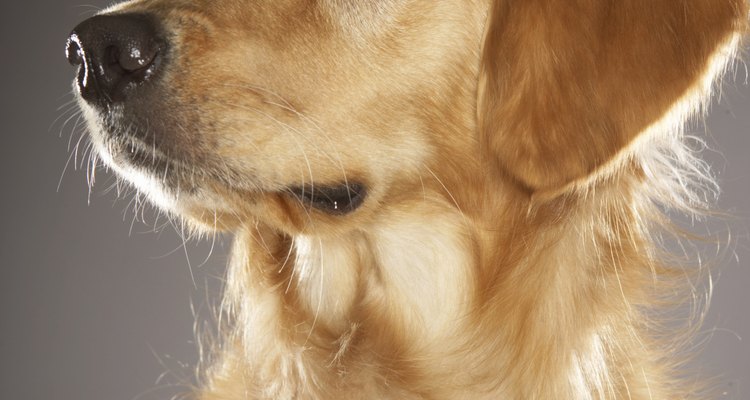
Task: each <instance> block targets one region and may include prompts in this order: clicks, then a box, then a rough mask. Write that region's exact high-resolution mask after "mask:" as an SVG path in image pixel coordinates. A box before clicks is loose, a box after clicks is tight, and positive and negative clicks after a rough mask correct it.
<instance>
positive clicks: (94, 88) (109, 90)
mask: <svg viewBox="0 0 750 400" xmlns="http://www.w3.org/2000/svg"><path fill="white" fill-rule="evenodd" d="M166 50H167V42H166V40H165V39H164V36H163V34H162V33H161V29H160V27H159V25H158V23H157V20H156V18H154V17H153V16H151V15H149V14H120V15H99V16H95V17H92V18H89V19H87V20H85V21H83V22H81V23H80V24H79V25H78V26H76V27H75V29H73V32H72V33H71V34H70V37H68V41H67V46H66V49H65V53H66V55H67V57H68V61H69V62H70V64H71V65H73V66H77V67H78V76H77V79H76V84H77V86H78V90H79V92H80V94H81V96H82V97H83V98H84V99H85V100H86V101H88V102H90V103H94V104H97V105H100V106H108V105H112V104H115V103H119V102H122V101H124V100H125V99H126V98H127V97H128V96H130V95H132V93H133V92H134V91H135V90H136V88H137V87H139V86H141V85H143V84H145V83H147V82H149V81H153V80H155V79H156V78H157V77H158V75H159V72H160V70H162V69H163V67H164V65H163V64H164V57H165V53H166Z"/></svg>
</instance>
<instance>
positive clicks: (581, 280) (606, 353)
mask: <svg viewBox="0 0 750 400" xmlns="http://www.w3.org/2000/svg"><path fill="white" fill-rule="evenodd" d="M667 142H668V143H667ZM653 147H654V150H653V152H652V153H651V154H652V157H651V158H649V159H639V160H633V162H632V165H631V166H630V167H629V168H627V169H626V172H623V173H621V174H618V176H615V177H612V178H611V180H610V181H608V182H602V183H600V184H599V185H598V186H597V189H596V190H591V191H589V192H574V193H572V194H569V195H566V196H563V197H560V198H557V199H555V200H553V201H544V202H542V203H540V204H536V203H535V201H534V199H533V198H531V197H529V195H528V194H527V193H524V192H523V191H520V190H513V189H512V188H510V187H508V186H502V187H501V186H499V185H498V186H495V192H494V193H504V195H503V196H501V200H498V196H486V195H483V194H482V192H481V191H480V188H484V189H482V190H486V188H487V187H488V186H486V185H487V184H488V182H486V181H484V179H481V180H482V182H475V183H476V185H471V181H464V182H463V183H464V186H467V184H468V186H469V187H472V186H474V187H476V191H475V192H474V193H471V191H469V190H465V193H468V194H466V195H464V196H463V197H457V196H458V195H457V196H455V197H454V196H449V195H447V192H446V189H445V187H450V184H451V182H450V180H449V179H445V180H442V181H440V182H439V183H438V182H437V180H436V179H433V180H432V181H433V184H432V185H431V184H430V183H428V181H427V180H425V182H424V183H425V186H424V191H423V192H422V193H420V196H417V197H416V198H415V199H413V200H408V201H406V200H405V201H401V202H398V203H394V204H393V205H392V206H390V207H387V208H386V209H385V210H384V211H382V214H380V215H379V217H378V218H377V219H376V220H374V221H373V222H372V223H371V224H370V225H368V226H365V227H361V229H358V230H356V231H352V232H349V233H347V234H346V235H338V236H330V237H326V236H296V237H290V236H287V235H284V234H282V233H280V232H277V231H274V230H273V229H271V228H270V227H268V226H266V225H264V224H263V223H261V222H256V223H255V224H254V225H250V226H246V227H245V228H244V229H243V230H242V231H241V232H240V233H239V234H238V235H237V237H236V243H235V248H234V255H233V260H232V263H231V266H230V271H229V274H230V277H229V279H228V282H230V285H231V286H230V287H228V288H227V297H226V299H227V304H226V310H227V311H228V315H229V316H230V317H231V319H232V323H231V325H232V326H234V327H235V328H234V329H233V330H231V331H230V332H231V334H230V335H229V339H228V340H227V341H226V343H225V346H236V347H237V348H236V349H235V350H234V351H226V352H223V353H224V354H233V355H234V357H236V358H230V359H223V360H222V361H221V362H220V363H218V364H217V365H216V367H215V370H213V371H211V376H212V381H211V382H210V384H209V385H208V388H207V393H210V394H206V395H205V396H204V398H205V399H225V398H226V399H229V398H259V399H266V398H267V399H291V398H294V399H327V398H382V399H389V398H393V399H405V398H415V399H419V398H429V399H443V398H444V399H459V398H466V399H483V398H486V399H497V398H530V399H531V398H538V399H545V398H571V399H573V398H575V399H614V398H617V399H620V398H633V399H639V398H644V399H650V398H665V397H664V396H665V395H666V393H670V395H674V393H675V392H676V388H675V384H676V382H675V381H674V380H672V378H673V376H672V374H673V372H674V371H670V370H663V368H665V367H664V360H660V359H659V355H660V354H664V347H663V346H665V345H667V344H665V343H664V342H661V341H659V340H657V337H658V336H659V335H658V333H659V332H658V331H657V330H655V329H654V327H653V326H649V325H647V324H648V323H649V318H648V315H647V312H648V310H646V309H645V308H644V307H645V305H646V304H651V305H653V304H657V303H658V302H659V301H660V300H663V299H664V296H662V295H660V293H662V292H663V291H668V292H669V293H674V290H675V288H674V287H673V286H672V285H673V283H674V280H673V275H674V274H673V273H672V272H670V271H669V269H667V268H664V267H662V266H660V264H659V263H658V261H657V260H656V256H655V254H656V253H657V251H658V249H657V248H655V246H654V244H653V243H652V241H651V240H650V239H649V236H650V235H651V234H652V233H653V230H654V229H655V226H656V225H658V224H657V220H658V219H659V215H661V214H660V212H659V211H658V206H657V204H656V203H655V199H658V198H661V197H663V193H655V192H654V191H653V189H652V188H653V185H649V182H650V181H651V179H654V177H653V176H648V175H647V172H644V171H646V170H645V169H644V167H645V166H646V165H648V166H649V169H648V171H654V170H660V169H664V168H667V167H670V168H671V167H673V166H674V165H673V164H674V163H673V161H672V160H675V159H683V160H693V159H692V157H691V156H690V153H689V150H687V149H686V147H685V146H683V145H680V144H679V140H678V139H676V138H674V139H670V140H665V142H664V143H662V146H659V145H658V143H657V144H653ZM676 149H677V150H678V151H679V152H680V154H674V151H675V150H676ZM668 152H672V153H673V154H671V155H670V154H666V153H668ZM685 157H687V158H685ZM662 164H664V165H662ZM662 178H664V177H662ZM670 183H674V184H675V185H674V187H673V188H672V189H674V190H673V192H672V193H673V194H678V193H684V194H685V196H687V197H685V200H686V201H685V204H688V203H690V202H691V201H692V200H691V199H693V198H692V197H690V193H691V192H688V191H685V190H683V189H688V188H687V187H684V186H683V185H682V184H681V182H678V181H677V180H675V181H674V182H671V181H669V180H667V181H662V182H661V185H659V187H662V188H663V187H667V188H668V187H669V184H670ZM496 185H497V184H496ZM614 188H616V190H614ZM667 190H670V189H667ZM485 193H487V192H485ZM467 199H473V200H472V201H469V200H467ZM415 216H418V217H415ZM426 221H427V222H426ZM539 376H544V377H545V380H544V381H541V382H540V381H538V380H537V379H536V378H535V377H539ZM695 389H696V388H692V387H686V386H684V385H683V386H682V387H681V391H684V392H685V397H687V396H688V393H689V392H692V391H694V390H695Z"/></svg>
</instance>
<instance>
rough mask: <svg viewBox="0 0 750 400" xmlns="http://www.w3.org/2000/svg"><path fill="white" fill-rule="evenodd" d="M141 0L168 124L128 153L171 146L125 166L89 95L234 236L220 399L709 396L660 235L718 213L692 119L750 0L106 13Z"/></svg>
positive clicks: (171, 201) (151, 185)
mask: <svg viewBox="0 0 750 400" xmlns="http://www.w3.org/2000/svg"><path fill="white" fill-rule="evenodd" d="M124 12H148V13H152V15H155V16H157V18H158V19H159V20H160V21H161V22H162V23H163V24H164V26H165V29H166V30H167V31H168V32H169V38H170V41H171V52H170V60H169V65H168V67H167V68H166V69H165V72H164V76H163V77H161V82H162V85H163V89H162V95H161V100H160V102H159V103H158V105H157V106H156V107H155V108H154V109H153V110H152V111H150V113H149V114H148V115H146V116H140V119H139V121H148V122H149V127H147V128H144V127H140V128H139V126H138V124H134V126H127V127H122V128H121V129H123V130H124V131H126V135H127V130H137V129H144V130H147V133H148V134H151V135H154V136H156V137H157V138H158V140H157V139H154V142H155V144H154V146H153V149H152V148H151V147H152V146H151V144H147V145H144V144H143V143H139V142H138V141H137V140H135V141H133V142H132V143H128V146H131V147H136V148H137V147H139V146H142V147H144V148H145V149H147V150H146V151H153V157H155V158H158V159H159V160H160V163H155V164H154V165H156V166H158V167H137V166H134V165H131V164H129V163H127V162H125V161H122V159H121V158H118V157H117V152H118V151H121V149H120V150H118V148H117V147H116V146H113V145H112V144H111V143H109V142H108V141H107V139H106V137H107V135H110V134H112V132H107V129H110V130H111V129H114V128H111V127H110V128H105V126H109V125H107V124H104V123H102V121H103V120H105V119H106V117H103V116H102V115H100V113H99V112H97V111H96V110H95V109H94V108H93V107H91V106H90V105H88V104H87V103H86V102H84V101H82V102H81V105H82V108H83V109H84V112H85V113H86V115H87V117H88V121H89V125H90V130H91V138H92V141H93V142H94V144H95V145H96V146H97V149H98V153H99V157H100V158H102V159H103V160H104V161H105V162H106V163H107V165H108V166H109V167H111V168H113V169H114V170H115V171H116V172H117V173H118V174H120V175H121V176H122V177H124V178H125V179H127V180H129V181H130V182H131V183H132V184H133V185H134V186H135V187H136V188H138V189H139V190H140V191H142V192H143V193H145V194H146V195H147V196H148V197H149V198H150V199H151V200H152V201H153V202H154V203H156V204H157V205H158V206H160V207H161V208H162V209H164V210H165V211H167V212H170V213H173V214H175V215H177V216H179V217H181V218H184V219H185V220H188V221H190V222H192V223H193V224H194V225H195V226H196V227H197V229H201V230H209V231H211V230H224V231H229V232H233V233H234V235H235V243H234V249H233V255H232V261H231V263H230V266H229V270H228V273H227V274H228V275H227V284H226V288H225V290H226V293H225V300H224V303H223V307H224V309H223V315H224V317H225V318H227V320H224V321H223V323H222V330H221V333H222V338H221V342H220V344H218V345H217V346H216V348H215V349H213V351H214V352H215V356H214V361H213V363H212V365H210V366H208V367H207V368H206V370H205V379H204V382H203V384H202V386H201V388H200V389H199V390H197V391H196V393H195V394H194V396H195V397H196V398H197V399H201V400H220V399H222V400H223V399H472V400H475V399H685V398H694V397H700V396H706V392H704V391H703V387H702V386H701V385H698V384H695V383H694V382H695V380H694V379H689V380H682V379H680V375H681V372H680V370H679V369H678V367H677V362H676V361H679V360H676V359H677V358H678V357H677V354H674V352H675V348H674V346H673V345H672V344H670V343H672V342H671V341H670V340H669V336H671V335H669V332H668V329H663V328H660V325H659V324H658V318H657V317H658V313H657V312H656V311H655V310H658V309H660V308H661V307H663V306H665V305H667V304H670V303H671V302H672V300H673V297H675V294H684V292H681V291H680V289H679V288H678V286H676V285H677V283H678V281H679V280H680V277H679V275H680V274H682V273H683V272H682V271H681V270H680V269H679V268H675V266H674V265H671V263H670V262H669V261H665V259H664V258H663V256H662V255H661V249H660V244H659V242H658V240H656V235H657V232H658V231H659V229H660V227H661V226H662V225H663V223H664V222H665V221H666V217H664V209H665V208H677V209H682V210H687V211H693V210H694V209H696V208H700V207H702V203H701V198H700V197H701V196H700V194H696V193H695V191H696V190H700V188H699V187H700V184H702V179H703V175H704V173H703V170H702V169H701V164H700V161H698V160H697V159H696V158H695V157H694V156H693V154H692V152H691V150H690V149H689V146H687V145H686V144H685V143H684V142H685V140H684V138H683V135H682V134H681V129H680V126H681V124H682V123H683V122H684V121H685V120H687V119H689V118H690V117H692V116H694V115H695V114H696V113H697V112H700V111H701V110H702V108H701V107H702V104H703V103H702V101H704V100H705V99H706V98H707V97H708V96H709V94H710V89H711V85H712V83H713V81H714V79H715V77H717V76H718V75H719V74H720V73H721V72H722V69H723V68H724V65H725V64H726V63H727V62H728V61H729V60H731V58H732V57H733V55H734V51H735V49H736V47H737V45H738V41H739V37H740V33H741V32H742V31H743V30H744V29H745V21H746V20H747V4H746V3H745V0H618V1H604V0H495V1H490V0H439V1H436V0H409V1H406V0H377V1H376V0H373V1H353V0H316V1H312V0H273V1H272V0H258V1H240V0H192V1H186V0H136V1H131V2H126V3H123V4H121V5H117V6H114V7H113V8H111V9H110V10H107V11H105V13H124ZM147 137H148V136H147ZM167 176H168V177H167ZM160 177H163V179H161V178H160ZM174 182H176V184H175V183H174ZM342 182H343V183H349V182H358V183H360V184H362V185H363V186H364V187H366V189H367V197H366V199H365V201H364V203H363V204H362V206H361V207H359V208H357V209H356V210H354V211H352V212H350V213H346V214H343V215H341V214H335V213H330V212H324V211H322V210H320V209H316V208H315V207H313V206H311V204H309V203H308V202H306V201H301V200H300V197H299V196H295V195H293V194H292V193H291V191H290V188H292V187H298V186H313V185H319V186H325V185H334V184H340V183H342ZM696 187H697V188H698V189H696Z"/></svg>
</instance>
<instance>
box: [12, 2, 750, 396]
mask: <svg viewBox="0 0 750 400" xmlns="http://www.w3.org/2000/svg"><path fill="white" fill-rule="evenodd" d="M79 1H80V0H58V1H49V0H46V1H40V0H19V1H11V0H3V1H2V3H1V4H0V18H2V25H1V26H0V29H2V34H1V35H0V41H1V42H0V43H1V44H2V46H0V82H1V84H0V92H1V97H0V101H2V105H0V124H2V127H1V128H0V135H2V142H0V143H1V144H0V182H2V184H1V185H0V188H1V189H0V202H1V203H2V204H0V228H1V232H2V233H1V234H2V239H1V240H0V399H52V398H54V399H63V400H74V399H75V400H78V399H86V400H88V399H92V400H93V399H108V400H116V399H123V400H131V399H145V400H148V399H168V398H169V397H170V395H172V394H174V393H177V392H178V391H179V388H178V387H175V386H174V385H176V384H179V383H180V382H190V381H192V380H193V366H194V365H195V363H196V360H197V351H196V345H195V344H194V343H193V341H192V340H193V337H194V336H193V323H194V321H195V318H194V316H193V312H192V311H191V304H193V305H195V307H196V308H197V309H199V310H200V309H204V310H205V309H206V308H207V306H210V304H211V303H212V302H215V299H216V291H217V289H216V288H217V287H218V286H220V285H219V284H218V279H217V278H216V276H218V275H220V274H221V271H222V266H223V265H224V263H225V261H226V251H227V247H228V243H229V241H228V239H226V238H224V239H221V238H220V240H219V241H218V243H217V246H216V250H215V251H214V253H213V255H212V256H211V257H210V258H209V260H208V262H207V263H206V265H204V266H202V267H200V268H199V267H198V265H199V264H201V263H202V261H203V260H204V259H205V258H206V257H207V256H208V254H209V247H210V243H195V242H191V243H188V245H187V246H186V248H187V251H186V250H185V248H183V246H182V240H181V239H180V238H179V235H178V234H176V233H175V230H174V229H172V228H171V227H166V228H164V229H162V230H161V233H153V232H152V231H153V225H154V218H153V217H149V216H147V218H146V220H147V222H148V224H143V223H141V222H135V224H133V227H132V232H131V221H132V219H133V217H134V212H133V211H132V207H131V206H130V205H129V204H128V201H129V198H127V197H125V198H123V199H122V200H116V196H115V195H114V194H113V193H109V194H106V193H104V191H105V189H106V188H107V187H109V186H110V184H111V183H112V180H111V179H108V178H107V177H106V175H104V174H100V175H99V176H98V178H99V179H98V183H97V185H96V187H95V189H94V191H93V193H92V195H91V202H90V204H88V201H87V197H88V194H87V192H88V191H87V188H86V184H85V180H86V178H85V173H83V172H82V171H81V170H80V169H79V170H78V171H75V170H74V168H73V165H72V162H71V165H69V167H68V169H67V172H66V173H65V175H64V176H63V177H62V181H61V183H62V184H61V186H60V189H59V191H58V190H57V187H58V183H59V182H60V180H61V179H60V178H61V175H62V171H63V169H64V167H65V165H66V160H67V159H68V154H69V152H68V151H67V143H68V139H69V138H70V137H71V129H72V127H73V125H74V123H75V120H71V121H70V122H69V123H67V124H65V123H64V121H65V119H66V118H67V117H68V116H70V115H71V114H70V113H66V112H65V110H66V109H65V108H63V109H62V110H58V107H60V106H63V105H64V104H66V103H67V102H68V101H70V100H71V99H72V97H71V96H70V94H69V92H70V82H71V80H72V77H73V69H72V68H71V67H70V66H68V65H67V63H66V61H65V59H64V57H63V44H64V41H65V38H66V35H67V33H68V32H69V31H70V29H71V28H72V27H73V26H74V25H75V23H76V22H77V21H80V20H82V19H83V18H84V17H86V16H90V15H92V13H93V12H95V10H96V9H98V8H100V7H102V6H106V5H108V4H109V2H104V1H95V0H88V2H87V4H89V5H87V6H80V5H78V4H79ZM745 75H746V71H745V69H744V68H740V69H739V70H738V73H737V74H736V77H735V78H734V82H732V81H731V80H730V82H728V83H727V84H726V85H725V87H724V90H723V98H722V101H721V102H718V103H716V104H715V105H714V107H713V110H712V112H711V115H710V117H709V118H708V121H707V130H708V134H709V137H710V141H711V144H712V147H713V148H715V149H717V152H716V153H708V154H707V157H708V158H709V159H710V161H711V162H712V163H713V164H714V166H715V169H716V170H717V173H718V175H719V177H720V180H721V183H722V187H723V189H724V192H723V195H722V197H721V201H720V205H721V208H722V209H724V210H728V211H730V212H731V213H732V214H733V215H734V216H735V218H733V221H734V222H732V223H731V226H732V228H733V236H732V239H733V240H732V244H731V245H730V246H727V247H726V248H727V249H728V250H729V252H728V254H729V256H727V257H724V258H723V259H722V262H721V264H722V265H721V267H720V269H719V271H720V277H719V280H718V283H717V285H716V294H715V296H714V301H713V308H712V309H711V312H710V314H709V316H708V323H707V324H706V327H705V328H704V330H703V331H702V332H703V333H705V336H707V337H709V338H710V339H709V340H708V343H707V344H706V345H705V347H704V351H703V353H702V354H701V355H700V357H699V359H698V362H696V363H695V365H696V366H697V367H698V368H700V369H701V370H703V371H707V372H717V373H719V374H723V375H724V378H722V379H723V380H722V381H721V382H722V385H723V386H724V388H725V389H726V392H727V395H726V396H725V398H732V399H750V312H748V310H749V309H750V290H749V286H750V285H749V284H750V268H749V266H750V239H748V234H747V232H748V228H747V227H748V222H747V221H748V217H749V216H750V202H748V196H750V157H748V151H749V150H750V99H749V97H750V87H748V86H747V85H746V84H744V81H745V80H746V77H745ZM60 116H62V117H61V119H60V120H58V121H57V122H54V121H55V119H56V118H57V117H60ZM76 138H77V136H74V137H73V139H74V141H75V139H76ZM79 159H80V156H79ZM147 215H150V214H148V213H147ZM164 222H165V221H164V220H161V221H160V222H159V224H162V223H164ZM186 253H187V255H186ZM735 253H736V257H734V254H735ZM188 256H189V258H190V260H191V265H192V266H193V270H194V275H195V284H194V283H193V278H191V273H190V271H189V268H188V262H187V261H186V259H187V257H188ZM207 287H208V288H210V289H206V288H207ZM207 292H208V294H207ZM742 338H744V340H743V339H742ZM162 375H164V377H163V378H161V379H160V377H161V376H162Z"/></svg>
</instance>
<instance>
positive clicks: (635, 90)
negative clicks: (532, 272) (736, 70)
mask: <svg viewBox="0 0 750 400" xmlns="http://www.w3.org/2000/svg"><path fill="white" fill-rule="evenodd" d="M746 20H747V4H746V0H495V3H494V5H493V6H492V9H491V11H490V15H489V21H488V24H489V25H488V26H487V28H486V37H485V43H484V49H483V60H482V70H481V74H480V83H479V109H478V114H479V126H480V142H481V144H482V146H483V148H484V152H485V155H487V156H489V158H490V160H492V161H493V162H496V166H497V167H498V168H500V170H501V171H502V172H503V173H504V174H507V175H509V176H512V177H513V178H515V179H516V180H518V181H519V182H520V183H521V184H522V185H524V186H525V187H526V188H528V189H530V190H532V191H546V190H558V189H561V188H563V187H565V185H567V184H570V183H572V182H576V181H579V180H581V179H586V178H588V177H590V176H592V174H596V173H598V171H601V170H602V169H603V167H604V166H606V165H610V163H611V162H612V161H613V160H615V159H617V158H619V157H618V155H619V154H620V153H623V150H624V149H625V148H626V147H627V146H628V144H630V143H632V142H633V140H634V139H635V138H636V137H637V136H638V135H639V133H641V132H644V131H645V130H646V129H647V128H648V127H649V126H650V125H652V124H653V123H655V122H657V121H658V120H660V119H661V118H662V117H663V116H665V115H666V114H667V113H668V112H669V111H670V109H671V108H672V107H673V106H674V105H675V104H677V103H678V102H679V101H681V100H684V99H685V98H686V97H687V96H691V95H693V94H695V92H696V89H698V88H699V87H701V86H702V85H703V83H705V82H709V80H710V79H711V78H712V77H710V76H708V75H709V74H710V73H711V72H710V71H711V70H713V69H712V68H711V63H712V61H713V60H714V58H716V56H718V55H719V53H721V51H720V50H721V49H726V46H727V45H728V44H729V43H730V42H731V41H732V40H733V39H735V38H737V37H738V35H737V33H738V32H739V31H740V30H742V29H744V26H745V22H746ZM735 42H736V40H735ZM697 91H698V92H699V91H700V89H698V90H697Z"/></svg>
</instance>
